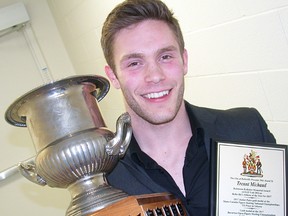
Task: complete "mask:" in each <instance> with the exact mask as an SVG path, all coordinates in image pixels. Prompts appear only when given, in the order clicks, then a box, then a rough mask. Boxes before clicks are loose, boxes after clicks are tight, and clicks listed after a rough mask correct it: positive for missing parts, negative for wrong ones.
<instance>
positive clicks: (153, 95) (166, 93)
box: [143, 90, 169, 99]
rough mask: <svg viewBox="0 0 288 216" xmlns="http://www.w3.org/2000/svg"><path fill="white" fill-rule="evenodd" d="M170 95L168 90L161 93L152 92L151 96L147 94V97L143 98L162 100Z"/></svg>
mask: <svg viewBox="0 0 288 216" xmlns="http://www.w3.org/2000/svg"><path fill="white" fill-rule="evenodd" d="M168 94H169V91H168V90H166V91H161V92H152V93H149V94H145V95H143V97H144V98H148V99H157V98H161V97H163V96H165V95H168Z"/></svg>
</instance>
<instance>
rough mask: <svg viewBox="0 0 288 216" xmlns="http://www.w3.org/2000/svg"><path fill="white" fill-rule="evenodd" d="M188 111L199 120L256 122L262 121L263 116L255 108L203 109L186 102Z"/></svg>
mask: <svg viewBox="0 0 288 216" xmlns="http://www.w3.org/2000/svg"><path fill="white" fill-rule="evenodd" d="M186 109H187V110H188V112H192V113H193V114H194V115H195V116H196V117H197V118H213V119H214V120H219V119H225V120H229V119H230V120H232V121H234V120H245V119H246V120H247V119H248V120H253V119H254V120H255V119H259V118H260V119H261V120H262V116H261V115H260V113H259V112H258V111H257V109H255V108H253V107H235V108H229V109H215V108H209V107H201V106H196V105H193V104H190V103H188V102H186Z"/></svg>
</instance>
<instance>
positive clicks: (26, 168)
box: [18, 160, 47, 186]
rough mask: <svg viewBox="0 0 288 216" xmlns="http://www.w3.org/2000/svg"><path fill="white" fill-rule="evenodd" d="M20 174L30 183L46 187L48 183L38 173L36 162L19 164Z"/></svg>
mask: <svg viewBox="0 0 288 216" xmlns="http://www.w3.org/2000/svg"><path fill="white" fill-rule="evenodd" d="M18 169H19V172H20V173H21V174H22V175H23V176H24V177H25V178H27V179H28V180H29V181H31V182H33V183H36V184H38V185H41V186H45V185H46V184H47V183H46V181H45V180H44V179H43V178H42V177H41V176H39V175H38V174H37V173H36V167H35V161H34V160H33V161H31V162H29V163H23V162H21V163H19V165H18Z"/></svg>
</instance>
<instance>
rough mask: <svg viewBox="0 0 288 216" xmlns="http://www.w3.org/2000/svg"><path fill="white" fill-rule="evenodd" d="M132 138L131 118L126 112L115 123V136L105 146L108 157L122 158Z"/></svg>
mask: <svg viewBox="0 0 288 216" xmlns="http://www.w3.org/2000/svg"><path fill="white" fill-rule="evenodd" d="M131 136H132V127H131V118H130V115H129V114H128V113H127V112H126V113H123V114H122V115H121V116H120V117H119V118H118V119H117V122H116V135H115V137H114V138H113V139H112V140H110V141H109V142H108V143H107V144H106V146H105V149H106V153H107V154H108V155H119V156H123V155H124V154H125V152H126V149H127V148H128V145H129V142H130V140H131Z"/></svg>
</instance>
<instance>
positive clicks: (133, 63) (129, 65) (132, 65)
mask: <svg viewBox="0 0 288 216" xmlns="http://www.w3.org/2000/svg"><path fill="white" fill-rule="evenodd" d="M137 65H139V63H138V62H131V63H130V64H128V67H135V66H137Z"/></svg>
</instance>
